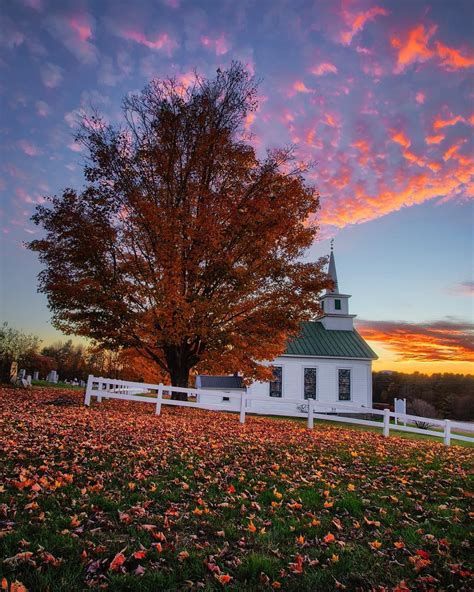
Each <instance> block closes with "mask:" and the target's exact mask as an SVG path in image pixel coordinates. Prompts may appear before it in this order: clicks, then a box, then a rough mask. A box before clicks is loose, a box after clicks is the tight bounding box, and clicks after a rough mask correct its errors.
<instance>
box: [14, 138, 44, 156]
mask: <svg viewBox="0 0 474 592" xmlns="http://www.w3.org/2000/svg"><path fill="white" fill-rule="evenodd" d="M18 147H19V148H20V149H21V150H23V152H24V153H25V154H26V155H27V156H38V155H39V154H41V152H40V150H39V149H38V148H37V147H36V146H35V145H34V144H33V143H32V142H29V141H28V140H20V141H19V142H18Z"/></svg>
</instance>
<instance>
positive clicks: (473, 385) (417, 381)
mask: <svg viewBox="0 0 474 592" xmlns="http://www.w3.org/2000/svg"><path fill="white" fill-rule="evenodd" d="M372 383H373V399H374V402H376V403H389V404H390V405H393V400H394V399H395V398H398V399H406V400H407V407H408V410H409V412H411V413H414V414H415V415H424V416H425V417H440V418H446V419H456V420H459V421H472V420H474V376H473V375H472V374H448V373H444V374H432V375H431V376H429V375H427V374H421V373H419V372H415V373H413V374H404V373H401V372H374V373H373V375H372ZM421 410H423V413H421V412H420V411H421ZM430 413H431V414H430Z"/></svg>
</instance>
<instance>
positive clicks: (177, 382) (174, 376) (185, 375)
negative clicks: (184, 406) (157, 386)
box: [170, 368, 189, 401]
mask: <svg viewBox="0 0 474 592" xmlns="http://www.w3.org/2000/svg"><path fill="white" fill-rule="evenodd" d="M170 376H171V385H172V386H180V387H183V388H187V386H188V381H189V368H180V369H177V370H176V371H174V372H170ZM171 398H172V399H173V400H175V401H187V400H188V394H187V393H180V392H177V391H172V392H171Z"/></svg>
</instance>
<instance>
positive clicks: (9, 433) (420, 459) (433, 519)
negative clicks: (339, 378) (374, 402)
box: [0, 388, 474, 592]
mask: <svg viewBox="0 0 474 592" xmlns="http://www.w3.org/2000/svg"><path fill="white" fill-rule="evenodd" d="M60 392H61V391H58V389H54V390H52V389H51V390H50V389H33V390H30V391H24V390H20V389H8V388H6V389H2V390H1V393H0V405H1V407H2V426H1V431H0V434H1V440H0V450H1V454H2V459H1V460H2V463H1V467H2V473H3V474H2V483H3V484H2V485H1V486H0V550H1V556H2V558H3V560H2V562H1V563H0V572H1V578H0V579H1V581H2V587H3V588H2V589H8V590H16V591H19V590H25V589H27V590H32V591H33V590H34V591H36V590H40V591H42V590H45V591H46V590H48V591H51V592H54V591H62V590H68V591H69V590H70V591H75V590H90V589H93V590H94V589H96V590H99V589H105V588H106V589H108V590H123V591H125V590H138V591H140V590H150V591H151V590H153V591H161V590H196V591H198V590H220V589H226V588H227V589H229V590H242V591H252V590H254V591H257V590H298V591H304V590H322V591H326V590H361V591H365V590H374V591H377V592H382V591H385V590H387V591H388V590H390V591H394V592H395V591H397V592H401V591H407V590H422V591H429V590H465V591H467V590H472V589H473V587H474V579H473V573H472V571H473V567H472V565H470V563H469V561H470V557H471V556H472V540H471V541H469V535H470V531H471V526H472V518H473V517H474V514H473V513H472V497H471V493H470V492H471V491H472V482H471V483H470V482H469V478H470V477H469V472H470V471H472V466H473V461H474V451H473V450H472V448H466V447H464V448H463V447H459V446H452V447H450V448H445V447H444V446H443V445H442V444H438V443H433V442H429V441H422V440H412V439H407V438H405V439H402V438H398V437H393V438H389V439H386V440H385V439H384V438H382V436H381V435H380V434H379V433H375V432H370V431H359V430H355V429H345V428H342V427H339V426H332V425H326V424H320V423H318V424H315V429H314V430H313V431H308V430H306V429H305V428H304V426H303V425H302V424H301V423H298V422H295V421H290V420H274V419H269V418H264V417H252V416H250V417H248V418H247V422H246V424H245V425H244V426H241V425H240V424H239V423H238V418H237V417H236V416H235V415H231V414H224V413H220V412H205V411H199V410H197V409H170V408H164V411H163V414H162V415H161V416H160V417H156V416H154V415H153V406H152V405H145V404H141V403H127V402H123V401H107V402H104V403H102V404H101V405H93V406H92V407H91V408H89V409H87V408H84V407H83V406H82V405H81V393H76V392H72V394H71V391H70V390H69V391H67V394H68V395H70V396H72V397H73V398H75V399H76V400H77V404H76V405H71V406H55V405H51V404H48V402H50V401H52V400H54V399H56V398H57V397H58V393H60ZM470 512H471V513H470ZM15 582H16V584H14V583H15Z"/></svg>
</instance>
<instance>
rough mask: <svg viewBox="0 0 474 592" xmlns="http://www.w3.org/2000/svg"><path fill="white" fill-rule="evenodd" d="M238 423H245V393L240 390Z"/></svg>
mask: <svg viewBox="0 0 474 592" xmlns="http://www.w3.org/2000/svg"><path fill="white" fill-rule="evenodd" d="M239 421H240V423H245V393H244V391H242V392H241V393H240V417H239Z"/></svg>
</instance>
